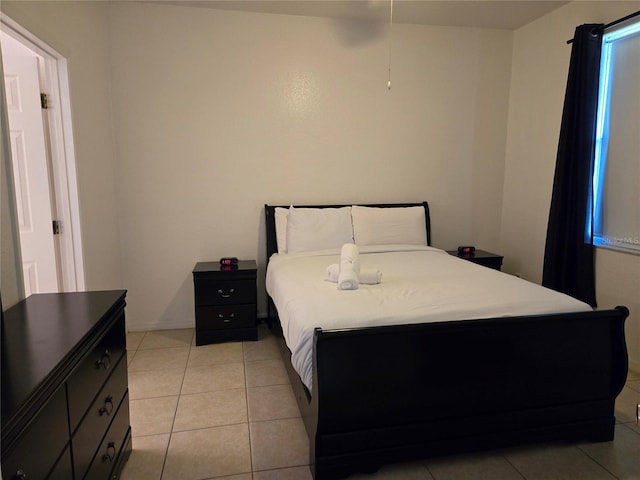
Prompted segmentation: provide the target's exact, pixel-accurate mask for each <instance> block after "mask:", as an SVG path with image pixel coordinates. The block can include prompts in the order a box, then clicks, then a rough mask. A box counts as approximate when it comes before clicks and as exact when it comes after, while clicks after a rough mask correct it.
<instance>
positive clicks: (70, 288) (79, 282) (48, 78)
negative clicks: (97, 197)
mask: <svg viewBox="0 0 640 480" xmlns="http://www.w3.org/2000/svg"><path fill="white" fill-rule="evenodd" d="M0 28H1V29H2V31H3V32H4V33H6V34H7V35H9V36H11V37H13V38H14V39H15V40H17V41H19V42H20V43H22V44H23V45H24V46H26V47H27V48H29V49H30V50H32V51H34V52H35V53H36V54H37V55H38V56H39V57H40V60H39V72H40V85H41V86H42V88H43V90H44V92H46V94H47V97H48V101H49V105H50V106H51V108H49V109H47V110H44V112H45V115H43V118H44V129H45V137H46V138H47V145H46V148H47V150H48V153H49V162H50V163H49V167H50V171H49V176H50V184H51V188H52V190H53V192H55V193H54V195H53V199H52V202H53V204H52V206H51V207H52V208H51V211H52V212H54V215H55V218H56V219H57V220H60V221H61V222H62V228H63V230H64V233H65V234H63V235H55V236H54V242H55V246H56V250H57V252H58V258H59V260H60V262H59V265H58V268H59V269H60V272H59V273H60V275H59V277H60V278H61V279H62V284H61V285H60V290H61V291H65V292H75V291H82V290H85V276H84V258H83V253H82V232H81V227H80V205H79V199H78V188H77V176H76V160H75V148H74V142H73V126H72V122H71V97H70V94H69V76H68V70H67V60H66V58H65V57H64V56H62V55H61V54H60V53H58V52H57V51H55V50H54V49H53V48H51V47H50V46H49V45H47V44H46V43H45V42H43V41H42V40H40V39H39V38H37V37H36V36H35V35H33V34H32V33H31V32H29V31H28V30H26V29H25V28H24V27H22V26H21V25H20V24H18V23H17V22H15V21H14V20H12V19H11V18H9V17H7V16H6V15H5V14H1V15H0ZM7 130H8V129H7ZM6 133H8V132H6Z"/></svg>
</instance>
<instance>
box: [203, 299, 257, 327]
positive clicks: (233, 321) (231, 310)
mask: <svg viewBox="0 0 640 480" xmlns="http://www.w3.org/2000/svg"><path fill="white" fill-rule="evenodd" d="M255 325H256V305H255V304H243V305H222V306H215V307H211V306H209V307H196V328H198V329H204V330H212V329H225V328H245V327H253V326H255Z"/></svg>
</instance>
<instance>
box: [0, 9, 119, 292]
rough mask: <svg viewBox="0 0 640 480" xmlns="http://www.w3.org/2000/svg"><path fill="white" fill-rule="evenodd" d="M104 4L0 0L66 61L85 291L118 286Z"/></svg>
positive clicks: (113, 150)
mask: <svg viewBox="0 0 640 480" xmlns="http://www.w3.org/2000/svg"><path fill="white" fill-rule="evenodd" d="M108 8H109V5H108V3H107V2H14V1H6V0H3V1H2V2H0V10H1V11H2V12H3V13H5V14H7V15H8V16H9V17H11V18H12V19H13V20H15V21H16V22H18V23H19V24H20V25H22V26H23V27H25V28H26V29H27V30H29V31H30V32H31V33H33V34H34V35H35V36H36V37H38V38H40V39H41V40H42V41H44V42H46V43H47V44H48V45H50V46H51V47H52V48H53V49H55V50H56V51H58V52H59V53H61V54H62V55H64V56H65V57H66V58H67V60H68V68H69V84H70V95H71V111H72V121H73V128H74V139H75V154H76V170H77V178H78V195H79V203H80V222H81V228H82V240H83V255H84V262H85V279H86V282H85V284H86V288H87V289H88V290H101V289H111V288H122V287H123V284H122V276H121V267H120V258H121V254H120V244H119V232H118V221H117V212H116V193H115V182H116V180H115V177H114V160H115V149H114V139H113V129H112V118H111V97H110V86H109V82H110V78H109V29H108V20H109V17H108ZM54 108H55V107H54ZM3 135H4V133H3ZM3 290H4V286H3Z"/></svg>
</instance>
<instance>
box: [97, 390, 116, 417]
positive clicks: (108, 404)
mask: <svg viewBox="0 0 640 480" xmlns="http://www.w3.org/2000/svg"><path fill="white" fill-rule="evenodd" d="M111 412H113V397H112V396H111V395H109V396H108V397H107V398H105V400H104V405H103V406H102V407H100V410H98V413H99V414H100V416H102V415H104V414H105V413H106V414H107V417H108V416H110V415H111Z"/></svg>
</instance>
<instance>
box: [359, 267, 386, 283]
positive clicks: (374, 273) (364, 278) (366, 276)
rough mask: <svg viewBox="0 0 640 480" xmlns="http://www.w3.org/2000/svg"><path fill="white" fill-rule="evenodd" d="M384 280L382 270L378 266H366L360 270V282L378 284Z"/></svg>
mask: <svg viewBox="0 0 640 480" xmlns="http://www.w3.org/2000/svg"><path fill="white" fill-rule="evenodd" d="M380 282H382V272H381V271H380V270H378V269H377V268H365V269H363V270H360V283H363V284H365V285H376V284H378V283H380Z"/></svg>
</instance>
